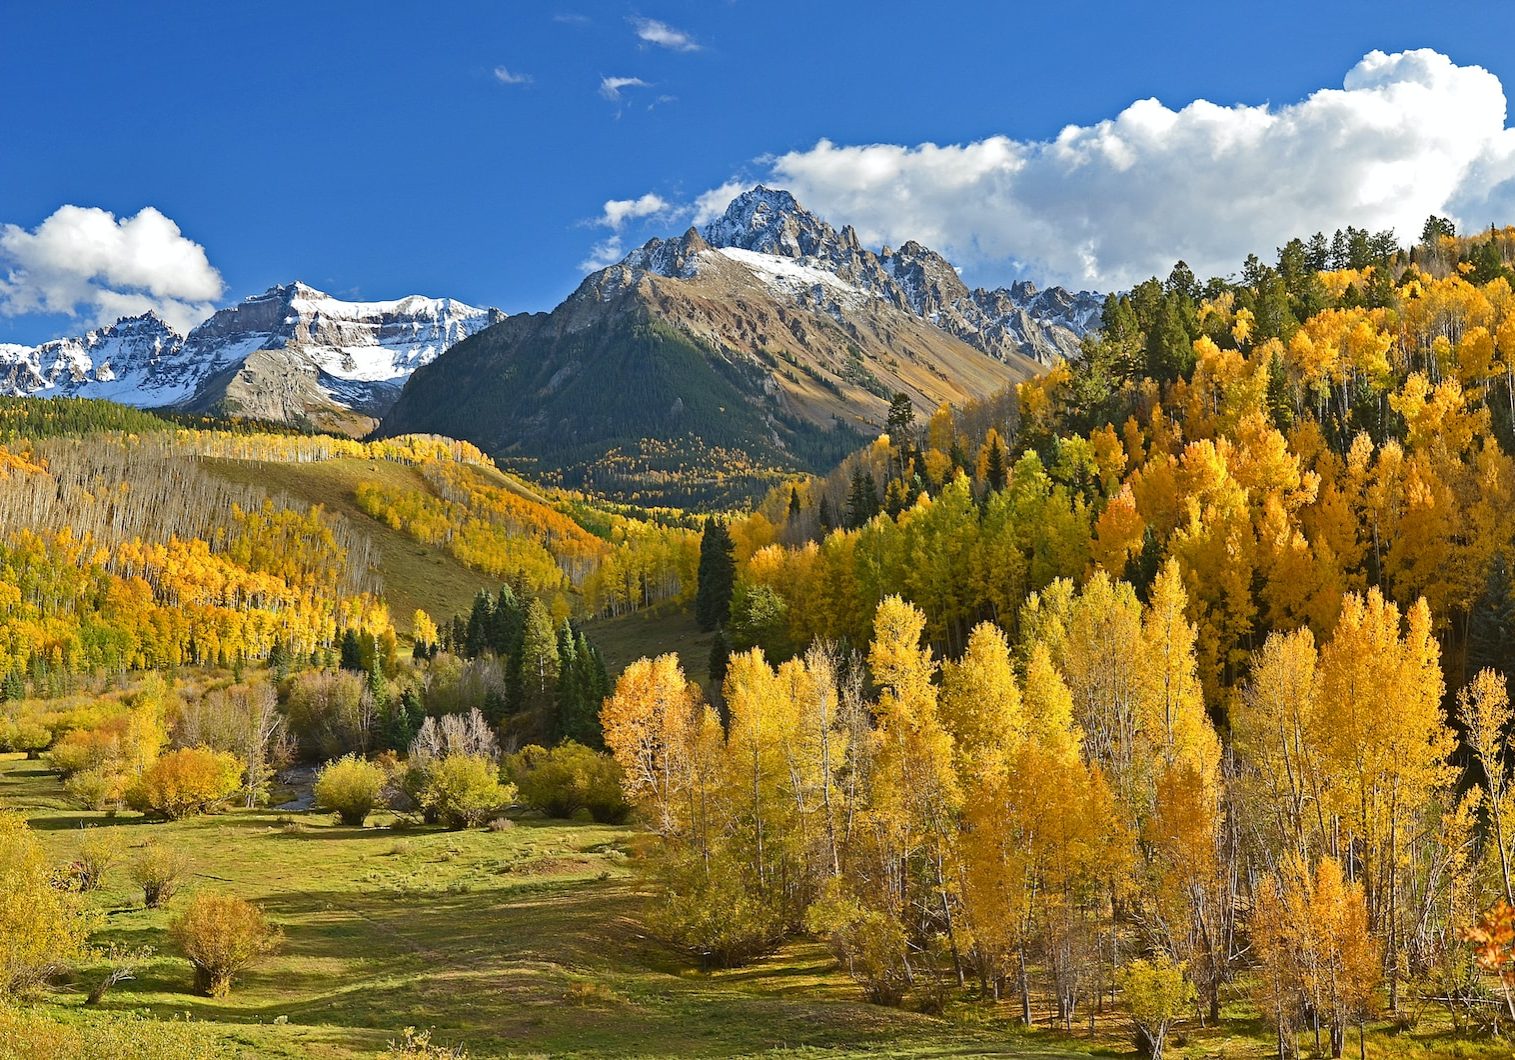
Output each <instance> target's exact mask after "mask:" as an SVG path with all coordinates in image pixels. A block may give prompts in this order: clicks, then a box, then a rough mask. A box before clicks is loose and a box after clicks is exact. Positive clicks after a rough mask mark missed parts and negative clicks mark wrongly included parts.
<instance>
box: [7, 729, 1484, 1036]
mask: <svg viewBox="0 0 1515 1060" xmlns="http://www.w3.org/2000/svg"><path fill="white" fill-rule="evenodd" d="M0 807H5V808H11V809H18V808H19V809H21V810H22V811H23V812H24V813H26V815H27V816H28V817H29V818H30V820H31V822H32V825H33V827H34V828H35V829H36V830H37V831H38V832H39V834H40V835H41V836H42V837H43V839H44V841H45V842H46V843H47V844H48V846H49V848H50V850H51V852H52V853H53V854H55V856H56V857H57V858H58V859H59V860H63V859H66V858H67V857H68V856H70V854H71V853H72V851H73V850H74V849H75V844H77V842H78V834H79V829H80V827H81V826H98V827H102V828H108V829H110V830H112V831H114V832H117V833H118V834H119V835H120V837H121V838H122V840H123V842H124V843H126V844H127V845H128V847H130V846H135V845H138V844H140V843H142V842H143V841H145V840H146V839H147V838H149V837H151V838H154V839H158V840H161V841H165V842H168V843H171V844H173V845H174V846H176V847H178V848H181V849H183V850H184V851H186V852H187V853H188V854H189V855H190V856H191V857H192V858H193V859H194V861H195V868H196V874H195V877H194V879H193V880H192V881H191V882H190V883H189V884H188V885H187V887H186V892H188V891H190V890H193V889H196V888H213V889H218V890H225V891H231V892H235V893H237V894H240V895H242V896H244V897H247V898H249V899H252V900H254V901H256V902H258V903H260V904H261V905H262V906H263V907H264V909H265V910H266V911H267V912H268V914H269V916H270V917H271V919H273V920H274V921H275V922H276V923H277V924H278V925H279V926H280V927H281V928H282V930H283V931H284V934H285V941H284V944H283V946H282V947H281V948H280V950H279V951H278V952H277V953H276V954H275V955H273V956H271V957H269V958H268V959H266V960H265V961H264V962H262V963H261V964H259V965H257V966H256V967H254V968H253V969H252V970H251V971H249V972H248V973H247V974H246V975H244V976H243V977H241V978H240V979H239V981H238V983H237V985H236V988H235V989H234V991H233V993H232V995H231V996H230V997H229V998H227V999H225V1000H222V1001H213V1000H210V999H208V998H203V997H198V996H195V995H194V994H192V993H191V992H190V984H191V973H190V967H189V964H188V963H187V962H186V961H184V960H183V959H181V958H179V957H178V956H176V955H175V954H174V952H173V949H172V946H171V944H170V943H169V942H168V941H167V939H166V931H165V929H166V926H167V924H168V921H169V920H170V919H171V917H172V915H173V909H172V908H170V909H168V910H156V911H150V910H146V909H144V908H143V907H142V903H141V894H140V892H139V891H137V890H136V889H135V888H133V887H132V885H131V884H130V882H129V881H128V880H127V878H126V876H125V873H124V872H122V871H119V870H118V871H117V872H116V874H115V875H114V877H113V878H111V879H110V880H109V881H108V883H107V886H106V887H105V888H104V889H103V890H101V891H100V892H97V893H96V894H95V895H93V896H92V899H93V902H94V904H95V905H96V906H97V908H98V910H99V912H100V914H101V926H100V928H99V930H98V933H97V935H96V940H95V941H96V942H97V943H100V944H104V943H109V942H117V943H124V944H129V945H150V946H154V947H156V948H157V949H158V950H159V953H158V955H157V956H156V957H155V958H154V959H153V960H152V961H150V962H149V963H148V964H147V965H146V966H145V967H144V968H143V970H142V974H141V975H140V977H139V978H138V979H137V980H136V981H135V982H128V983H124V984H122V985H121V986H119V987H117V988H116V989H115V990H113V991H112V992H111V993H110V994H109V995H108V996H107V998H106V1000H105V1003H104V1005H103V1006H102V1008H104V1009H105V1010H115V1011H123V1010H132V1011H141V1012H147V1013H151V1014H152V1015H154V1016H157V1017H159V1018H163V1019H169V1018H176V1017H177V1018H185V1017H187V1018H189V1019H190V1020H192V1021H193V1022H194V1024H195V1025H196V1026H198V1027H199V1028H200V1030H201V1031H202V1032H203V1033H204V1034H206V1035H208V1036H211V1037H212V1038H213V1039H214V1040H215V1042H216V1044H217V1047H218V1048H219V1049H220V1050H221V1051H223V1052H224V1053H225V1055H227V1056H246V1057H274V1058H295V1057H316V1058H344V1057H352V1056H359V1055H369V1054H372V1053H375V1052H378V1051H382V1050H383V1049H384V1047H385V1046H386V1044H387V1043H388V1042H389V1041H390V1040H391V1039H394V1038H397V1037H398V1036H399V1035H400V1033H401V1031H402V1029H403V1028H405V1027H407V1026H415V1027H419V1028H434V1034H435V1040H436V1041H437V1042H439V1043H445V1044H448V1045H463V1046H466V1047H467V1049H468V1050H469V1051H470V1053H471V1055H473V1056H474V1057H503V1056H644V1057H728V1056H756V1055H777V1056H803V1057H847V1056H899V1057H968V1056H1006V1057H1009V1056H1014V1057H1031V1058H1042V1060H1074V1058H1079V1057H1088V1056H1091V1055H1094V1056H1130V1055H1132V1054H1131V1053H1130V1051H1129V1050H1130V1047H1129V1044H1128V1043H1129V1038H1128V1036H1127V1033H1126V1031H1125V1028H1124V1026H1123V1024H1122V1023H1121V1022H1120V1021H1119V1020H1117V1019H1113V1018H1106V1019H1103V1020H1102V1021H1101V1022H1100V1023H1099V1025H1098V1028H1097V1035H1096V1037H1094V1038H1093V1039H1092V1040H1091V1039H1087V1038H1084V1037H1082V1036H1077V1037H1073V1038H1066V1037H1064V1036H1061V1035H1058V1034H1056V1033H1053V1032H1051V1031H1046V1030H1036V1031H1030V1032H1027V1031H1024V1030H1021V1029H1019V1028H1018V1027H1016V1026H1015V1025H1014V1024H1013V1023H1012V1021H1011V1015H1012V1012H1011V1009H1012V1006H1009V1005H1002V1006H998V1007H997V1008H990V1007H988V1006H984V1005H979V1004H972V1003H967V1002H961V1003H954V1004H953V1005H952V1006H951V1007H949V1009H948V1011H947V1013H946V1014H945V1015H944V1016H927V1015H922V1014H919V1013H915V1012H909V1011H904V1010H898V1009H888V1008H879V1007H875V1006H871V1005H867V1004H864V1003H863V1002H862V1001H861V1000H860V998H859V995H858V991H857V988H856V987H855V985H854V984H853V983H852V982H851V981H850V980H848V979H847V978H846V977H845V976H844V975H842V974H841V973H840V972H839V971H838V969H837V968H836V965H835V963H834V962H833V961H832V960H831V958H830V956H829V954H828V953H827V952H826V951H825V949H824V948H823V947H821V946H820V945H818V944H816V943H812V942H797V943H795V944H792V945H790V946H787V947H786V948H785V949H783V950H781V951H780V952H779V953H777V954H775V955H774V956H772V957H770V958H768V959H766V960H764V961H761V962H758V963H757V964H755V965H753V966H751V967H748V968H742V969H735V970H730V971H718V972H709V973H707V972H700V971H697V970H694V969H692V968H691V967H690V966H689V964H688V962H687V961H686V960H684V959H683V958H682V957H680V956H679V955H677V954H674V953H671V952H670V951H668V950H667V949H665V948H664V947H662V946H661V945H659V944H658V943H657V942H656V941H655V940H652V939H650V938H648V937H647V936H646V934H645V933H644V931H643V929H642V927H641V925H640V916H641V913H642V911H643V909H644V907H645V906H644V903H645V902H646V900H647V899H646V895H645V892H644V889H643V887H642V885H641V884H640V883H639V875H638V872H637V869H636V863H635V850H636V847H637V844H638V842H639V837H638V835H637V834H636V833H635V832H634V831H633V830H632V829H630V828H617V827H607V826H600V825H593V824H568V823H564V822H549V821H540V820H532V819H523V820H520V821H517V822H516V824H515V825H514V826H513V827H510V828H507V829H504V830H502V831H497V832H496V831H483V830H479V831H470V832H445V831H440V830H436V829H431V828H414V829H404V830H397V829H393V828H390V827H386V826H387V825H388V824H390V823H391V819H390V818H388V817H380V818H378V819H376V821H375V822H373V823H371V824H370V826H369V827H367V828H362V829H357V828H346V827H341V826H338V825H336V824H334V823H332V821H331V819H330V818H329V817H328V816H326V815H323V814H314V813H280V812H278V811H264V810H258V811H243V810H237V811H232V812H229V813H226V814H223V815H220V816H215V817H205V818H200V819H197V820H190V821H184V822H178V823H173V824H157V823H146V822H143V821H141V820H140V819H138V818H137V817H135V815H124V816H122V817H120V818H117V819H115V820H113V821H108V820H106V819H104V818H103V817H101V816H100V815H97V814H91V813H81V812H79V811H77V810H74V809H71V808H69V807H68V806H67V804H66V803H65V802H64V800H63V799H62V791H61V788H60V786H59V784H58V781H57V778H56V777H55V776H54V775H53V774H52V773H50V772H49V771H48V770H47V769H46V768H45V766H44V764H42V763H39V762H29V761H26V760H25V759H23V758H21V757H19V756H16V755H4V756H0ZM375 825H377V826H375ZM182 901H183V898H182V896H181V897H180V898H178V899H176V902H178V903H182ZM94 974H95V970H93V969H90V968H86V969H83V970H82V971H81V972H80V973H79V974H78V975H77V976H76V978H75V981H74V982H72V983H68V982H65V983H62V984H59V985H58V987H57V988H56V989H54V990H53V991H52V992H51V993H50V994H48V995H47V996H46V997H45V998H44V999H43V1000H42V1001H40V1002H37V1004H38V1005H39V1006H40V1007H41V1009H42V1010H43V1011H45V1012H47V1013H48V1014H50V1015H52V1016H54V1017H56V1018H59V1019H62V1020H66V1021H68V1020H88V1019H90V1018H92V1013H94V1012H95V1011H97V1010H94V1009H87V1008H85V1007H84V1006H83V1003H82V999H83V994H84V991H85V990H87V989H88V987H89V986H90V985H91V984H92V982H93V975H94ZM1230 1014H1231V1015H1238V1016H1244V1015H1245V1012H1244V1010H1243V1009H1242V1008H1241V1007H1240V1002H1238V1003H1235V1004H1233V1005H1232V1006H1231V1007H1230ZM1433 1024H1434V1020H1433V1019H1430V1018H1428V1019H1427V1020H1426V1021H1425V1022H1424V1024H1423V1029H1422V1030H1420V1031H1417V1033H1415V1034H1410V1035H1403V1036H1399V1037H1391V1036H1389V1035H1388V1034H1387V1033H1386V1032H1385V1031H1384V1030H1383V1029H1378V1030H1375V1031H1372V1032H1370V1035H1369V1038H1368V1043H1367V1044H1368V1055H1369V1056H1372V1057H1407V1058H1410V1057H1414V1058H1420V1060H1438V1058H1443V1057H1445V1058H1448V1060H1450V1058H1452V1057H1489V1058H1492V1057H1496V1056H1501V1057H1502V1056H1509V1055H1510V1053H1509V1050H1508V1048H1506V1047H1504V1046H1503V1045H1498V1046H1496V1045H1493V1044H1488V1045H1479V1044H1473V1043H1463V1042H1456V1041H1452V1040H1450V1039H1447V1038H1444V1037H1442V1036H1439V1035H1438V1034H1437V1033H1435V1030H1436V1029H1435V1027H1434V1026H1433ZM4 1052H5V1050H4V1043H3V1042H0V1055H4ZM1173 1055H1174V1056H1175V1057H1177V1058H1183V1060H1198V1058H1201V1057H1205V1058H1217V1060H1218V1058H1242V1057H1258V1058H1261V1057H1267V1056H1270V1055H1272V1053H1271V1050H1270V1048H1269V1043H1268V1041H1267V1039H1266V1035H1265V1034H1264V1033H1263V1032H1262V1028H1260V1027H1259V1026H1258V1025H1257V1024H1256V1023H1255V1022H1254V1021H1248V1020H1246V1019H1245V1018H1243V1019H1239V1020H1235V1021H1232V1022H1228V1023H1227V1024H1226V1026H1225V1027H1224V1028H1223V1029H1220V1030H1216V1029H1210V1030H1199V1029H1196V1028H1193V1027H1186V1028H1184V1034H1183V1036H1181V1038H1180V1041H1179V1043H1178V1044H1177V1045H1176V1047H1175V1048H1174V1050H1173ZM1307 1055H1308V1054H1307Z"/></svg>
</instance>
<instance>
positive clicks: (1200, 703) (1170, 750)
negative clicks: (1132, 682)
mask: <svg viewBox="0 0 1515 1060" xmlns="http://www.w3.org/2000/svg"><path fill="white" fill-rule="evenodd" d="M1188 603H1189V597H1188V594H1187V593H1186V592H1185V591H1184V582H1183V576H1182V574H1181V573H1180V572H1179V567H1178V562H1177V560H1172V559H1170V560H1168V562H1167V563H1166V564H1164V566H1163V569H1162V570H1161V571H1160V572H1159V573H1158V576H1157V578H1156V580H1154V581H1153V583H1152V591H1151V602H1150V603H1149V604H1148V606H1147V609H1146V615H1145V618H1144V620H1143V622H1142V646H1143V652H1142V656H1143V659H1144V665H1143V666H1142V667H1141V670H1140V673H1139V675H1138V681H1139V694H1138V695H1139V707H1138V709H1139V712H1140V718H1139V721H1138V725H1139V727H1140V730H1141V732H1142V736H1143V742H1144V743H1145V744H1146V745H1147V747H1150V748H1151V750H1152V751H1153V752H1154V753H1155V755H1156V756H1157V758H1158V759H1159V760H1160V761H1161V762H1162V763H1163V764H1164V765H1166V766H1168V767H1172V768H1180V769H1185V768H1186V769H1190V770H1192V771H1193V772H1194V774H1195V776H1197V777H1198V778H1200V779H1201V780H1202V781H1203V782H1204V783H1205V784H1207V785H1209V786H1210V787H1211V789H1212V790H1213V788H1214V785H1215V784H1216V771H1217V769H1218V767H1219V765H1220V739H1219V738H1218V737H1217V736H1216V735H1215V728H1214V726H1213V725H1211V724H1210V718H1209V715H1207V714H1206V713H1205V701H1204V695H1203V693H1202V691H1201V688H1200V683H1199V676H1198V673H1197V667H1196V663H1195V658H1194V644H1195V640H1196V634H1195V630H1194V626H1193V625H1191V624H1190V623H1189V621H1188V619H1187V618H1186V617H1185V609H1186V608H1187V607H1188Z"/></svg>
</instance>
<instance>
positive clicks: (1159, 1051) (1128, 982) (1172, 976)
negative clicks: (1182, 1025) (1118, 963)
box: [1115, 954, 1195, 1060]
mask: <svg viewBox="0 0 1515 1060" xmlns="http://www.w3.org/2000/svg"><path fill="white" fill-rule="evenodd" d="M1115 981H1116V984H1117V985H1118V986H1119V987H1120V989H1121V994H1122V995H1123V996H1124V998H1125V1001H1126V1008H1127V1009H1128V1010H1130V1013H1131V1022H1132V1023H1134V1024H1135V1025H1136V1034H1137V1044H1138V1046H1139V1048H1140V1049H1141V1051H1142V1053H1143V1054H1144V1055H1146V1056H1149V1057H1151V1058H1152V1060H1162V1058H1163V1049H1164V1047H1165V1046H1166V1044H1167V1039H1168V1031H1169V1029H1170V1028H1172V1026H1173V1024H1174V1022H1175V1021H1176V1020H1178V1019H1180V1018H1182V1016H1183V1015H1184V1013H1185V1012H1188V1011H1189V1010H1190V1009H1191V1008H1192V1007H1193V1006H1194V996H1195V991H1194V985H1193V984H1192V983H1190V982H1189V980H1188V979H1187V978H1186V977H1185V976H1184V968H1183V965H1181V964H1177V963H1175V962H1174V960H1173V959H1172V958H1171V957H1169V956H1168V955H1167V954H1161V955H1159V956H1158V957H1156V958H1154V959H1152V960H1150V961H1148V960H1135V961H1132V962H1131V963H1130V964H1128V965H1126V966H1125V967H1124V968H1122V969H1121V970H1120V972H1119V973H1118V974H1117V975H1116V977H1115Z"/></svg>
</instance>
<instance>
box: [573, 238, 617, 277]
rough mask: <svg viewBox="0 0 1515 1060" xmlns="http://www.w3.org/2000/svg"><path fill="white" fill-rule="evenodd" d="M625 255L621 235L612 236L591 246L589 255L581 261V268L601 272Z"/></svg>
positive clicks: (586, 270)
mask: <svg viewBox="0 0 1515 1060" xmlns="http://www.w3.org/2000/svg"><path fill="white" fill-rule="evenodd" d="M625 256H626V251H625V248H623V247H622V246H621V237H620V236H611V237H610V238H609V239H606V240H604V241H603V242H600V243H596V244H595V245H594V246H592V247H590V248H589V256H588V257H586V258H585V259H584V260H583V261H581V262H579V268H581V269H583V270H584V271H585V272H599V271H600V270H601V269H608V268H610V266H612V265H614V264H615V263H616V262H618V261H620V260H621V259H622V258H624V257H625Z"/></svg>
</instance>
